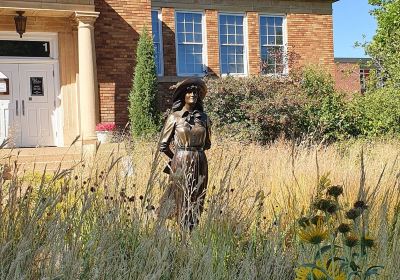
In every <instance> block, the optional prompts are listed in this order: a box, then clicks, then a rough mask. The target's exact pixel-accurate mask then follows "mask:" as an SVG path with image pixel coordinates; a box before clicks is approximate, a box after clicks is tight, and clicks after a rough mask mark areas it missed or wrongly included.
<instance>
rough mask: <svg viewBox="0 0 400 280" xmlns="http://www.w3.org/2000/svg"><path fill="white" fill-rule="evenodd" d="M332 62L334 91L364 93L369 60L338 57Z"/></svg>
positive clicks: (369, 66) (369, 67)
mask: <svg viewBox="0 0 400 280" xmlns="http://www.w3.org/2000/svg"><path fill="white" fill-rule="evenodd" d="M334 61H335V76H334V77H335V85H336V89H337V90H340V91H344V92H348V93H364V92H365V90H366V82H367V79H368V76H369V72H370V69H371V65H370V64H371V59H370V58H345V57H340V58H339V57H338V58H335V59H334Z"/></svg>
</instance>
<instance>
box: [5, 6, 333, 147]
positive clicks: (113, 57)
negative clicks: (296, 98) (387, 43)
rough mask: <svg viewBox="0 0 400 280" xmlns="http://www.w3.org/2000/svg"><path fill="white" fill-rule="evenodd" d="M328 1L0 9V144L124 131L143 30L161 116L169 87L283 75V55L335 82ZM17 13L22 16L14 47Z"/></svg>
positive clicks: (46, 142) (53, 142)
mask: <svg viewBox="0 0 400 280" xmlns="http://www.w3.org/2000/svg"><path fill="white" fill-rule="evenodd" d="M335 1H337V0H291V1H288V0H249V1H241V0H215V1H212V0H201V1H198V0H172V1H166V0H123V1H122V0H29V1H26V0H7V1H1V0H0V72H1V73H0V141H1V139H5V138H6V137H13V138H14V140H15V143H16V145H17V146H37V145H41V146H64V145H69V144H70V143H71V141H72V140H73V139H74V138H75V137H76V136H77V135H80V136H81V137H82V138H83V140H84V141H85V142H87V143H89V142H91V141H94V140H95V139H96V134H95V128H96V123H97V122H99V121H102V122H115V123H116V124H117V125H120V126H124V125H125V124H126V123H127V121H128V110H127V106H128V94H129V90H130V88H131V86H132V73H133V69H134V67H135V64H136V57H135V56H136V47H137V43H138V39H139V34H140V32H141V31H142V29H143V27H144V26H146V27H147V28H148V29H149V30H151V31H152V35H153V39H154V43H155V48H156V64H157V71H158V76H159V88H160V91H159V93H160V95H159V98H158V100H159V106H160V107H161V108H162V109H166V108H167V107H169V106H170V102H171V94H170V92H169V91H168V90H167V89H168V88H169V86H170V85H171V84H173V83H176V82H177V81H180V80H182V79H184V78H185V77H188V76H204V75H205V74H206V73H207V74H213V75H216V76H224V75H228V74H229V75H237V76H246V75H258V74H267V75H280V74H286V73H287V72H288V71H290V65H288V64H289V63H288V62H287V61H286V60H284V59H283V58H282V56H281V55H279V54H282V53H283V54H288V53H289V54H291V53H295V54H296V63H297V64H299V65H306V64H318V65H320V66H321V67H323V68H325V69H326V70H328V71H329V72H330V73H334V60H333V21H332V3H333V2H335ZM17 12H24V13H23V16H26V17H27V22H26V33H24V34H23V36H22V38H20V36H19V34H17V33H16V24H15V23H14V18H15V16H17ZM277 54H278V55H277ZM1 75H3V76H4V77H3V76H1Z"/></svg>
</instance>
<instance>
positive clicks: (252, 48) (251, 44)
mask: <svg viewBox="0 0 400 280" xmlns="http://www.w3.org/2000/svg"><path fill="white" fill-rule="evenodd" d="M247 25H248V50H249V51H248V55H249V57H248V61H249V71H248V72H249V73H250V74H251V75H256V74H259V73H260V57H261V55H260V25H259V21H258V13H256V12H248V13H247Z"/></svg>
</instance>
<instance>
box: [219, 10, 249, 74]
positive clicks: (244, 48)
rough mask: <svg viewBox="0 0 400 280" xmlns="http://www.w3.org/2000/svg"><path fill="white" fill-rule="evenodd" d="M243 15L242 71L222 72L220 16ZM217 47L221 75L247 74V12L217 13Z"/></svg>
mask: <svg viewBox="0 0 400 280" xmlns="http://www.w3.org/2000/svg"><path fill="white" fill-rule="evenodd" d="M221 15H223V16H243V67H244V69H243V70H244V73H222V54H221V40H220V16H221ZM217 28H218V44H219V46H218V48H219V68H220V73H221V76H222V77H226V76H242V77H243V76H247V75H248V73H249V59H248V57H249V55H248V44H249V41H248V37H249V36H248V24H247V13H245V12H243V13H232V12H219V13H218V26H217Z"/></svg>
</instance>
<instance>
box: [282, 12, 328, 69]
mask: <svg viewBox="0 0 400 280" xmlns="http://www.w3.org/2000/svg"><path fill="white" fill-rule="evenodd" d="M287 35H288V53H289V59H294V60H295V61H294V63H293V64H292V65H290V66H291V67H296V66H304V65H307V64H317V65H318V64H319V65H321V66H322V67H323V68H325V69H326V70H327V71H329V73H331V75H332V76H334V61H333V24H332V15H319V14H288V15H287Z"/></svg>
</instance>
